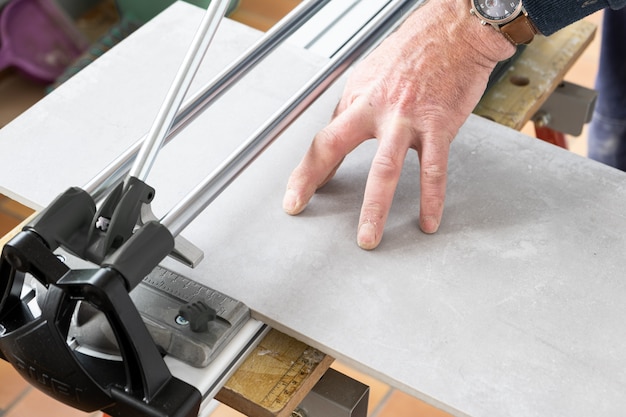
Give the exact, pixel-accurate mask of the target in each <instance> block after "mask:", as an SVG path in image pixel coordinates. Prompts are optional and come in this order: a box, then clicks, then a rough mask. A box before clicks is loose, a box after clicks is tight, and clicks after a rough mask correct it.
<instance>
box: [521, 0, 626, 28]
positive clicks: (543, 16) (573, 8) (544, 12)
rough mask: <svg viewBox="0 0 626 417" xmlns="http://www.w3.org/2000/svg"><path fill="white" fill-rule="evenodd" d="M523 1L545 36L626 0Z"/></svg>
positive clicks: (621, 4) (615, 6)
mask: <svg viewBox="0 0 626 417" xmlns="http://www.w3.org/2000/svg"><path fill="white" fill-rule="evenodd" d="M523 3H524V7H525V8H526V11H527V12H528V17H530V20H531V21H532V22H533V23H534V24H535V26H537V29H539V32H541V33H542V34H544V35H546V36H548V35H551V34H553V33H554V32H556V31H557V30H559V29H562V28H564V27H565V26H567V25H569V24H571V23H574V22H576V21H578V20H580V19H582V18H583V17H585V16H587V15H590V14H592V13H594V12H597V11H598V10H600V9H604V8H607V7H610V8H612V9H621V8H622V7H624V6H626V0H596V1H593V0H524V1H523Z"/></svg>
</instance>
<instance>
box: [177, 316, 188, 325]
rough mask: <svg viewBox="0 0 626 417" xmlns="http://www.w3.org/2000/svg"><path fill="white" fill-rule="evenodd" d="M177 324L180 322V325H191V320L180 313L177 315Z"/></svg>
mask: <svg viewBox="0 0 626 417" xmlns="http://www.w3.org/2000/svg"><path fill="white" fill-rule="evenodd" d="M176 324H178V325H179V326H189V320H187V319H186V318H184V317H183V316H181V315H178V316H176Z"/></svg>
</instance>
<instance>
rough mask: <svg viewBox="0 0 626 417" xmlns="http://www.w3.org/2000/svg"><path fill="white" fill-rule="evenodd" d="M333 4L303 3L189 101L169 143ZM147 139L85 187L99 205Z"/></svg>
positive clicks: (323, 0)
mask: <svg viewBox="0 0 626 417" xmlns="http://www.w3.org/2000/svg"><path fill="white" fill-rule="evenodd" d="M329 1H330V0H307V1H304V2H302V3H300V4H299V5H298V6H297V7H296V8H294V9H293V10H292V11H291V12H290V13H289V14H287V15H286V16H285V17H284V18H283V19H281V20H280V21H279V22H277V23H276V24H275V25H274V26H272V28H271V29H270V30H269V31H267V32H266V34H265V35H264V36H263V37H261V38H260V39H259V40H258V41H257V42H255V43H254V44H253V45H252V46H251V47H250V48H248V49H247V50H246V51H245V52H244V53H243V54H242V55H241V56H240V57H239V58H238V59H236V60H235V61H233V62H232V63H231V64H230V65H229V66H228V67H226V68H225V69H224V70H222V71H221V72H220V73H219V74H218V75H217V76H215V77H214V78H213V79H212V80H211V81H210V82H209V83H208V84H206V85H205V86H204V87H203V88H201V90H200V91H199V92H198V93H196V94H195V95H194V96H193V97H191V98H190V99H189V100H187V101H186V102H185V103H184V104H183V106H182V109H181V110H180V111H179V112H178V114H177V115H176V118H175V119H174V122H173V124H172V126H171V129H170V130H169V132H168V133H167V135H166V138H165V143H167V142H169V141H170V140H172V139H173V138H174V137H175V136H176V135H177V134H178V133H179V132H180V131H182V129H183V128H184V127H185V126H187V125H188V124H189V123H190V122H191V121H193V120H194V119H195V118H196V117H197V116H198V115H200V114H201V113H202V111H204V110H205V109H206V108H207V107H208V106H209V105H210V104H211V103H213V102H214V101H215V100H217V99H218V98H219V97H221V96H222V94H224V93H225V92H226V91H228V90H229V89H230V87H232V86H233V85H234V84H235V83H236V82H237V81H238V80H239V79H241V78H242V77H243V76H245V75H246V74H247V73H248V72H249V71H250V70H252V69H253V68H254V67H255V66H256V65H257V64H258V63H259V62H260V61H261V60H263V59H264V58H265V57H266V56H267V55H268V54H269V53H271V52H272V51H273V50H274V49H275V48H276V47H278V46H279V45H280V44H281V43H282V42H283V41H284V40H285V39H286V38H287V37H289V36H290V35H291V34H292V33H294V32H295V31H296V30H297V29H299V28H300V27H301V26H302V24H303V23H305V22H306V21H307V20H309V19H310V18H311V17H312V16H313V15H315V14H316V13H317V12H318V11H319V10H320V9H321V8H322V7H324V6H325V5H326V4H327V3H328V2H329ZM146 137H147V135H146V136H144V137H142V138H141V139H140V140H138V141H137V142H135V143H134V144H133V145H131V146H130V147H129V148H128V149H126V150H125V151H124V152H123V153H122V154H121V155H120V156H118V157H117V158H116V159H115V160H114V161H113V162H111V163H110V164H109V165H108V166H107V167H105V168H104V169H103V170H102V171H101V172H100V173H98V175H96V176H95V177H94V178H93V179H92V180H90V181H89V182H88V183H87V184H85V185H84V186H83V189H84V190H85V191H86V192H88V193H89V194H90V195H91V196H92V197H93V198H94V199H95V200H96V201H99V200H101V199H102V197H104V195H106V193H107V192H108V191H109V190H110V189H111V188H112V187H113V186H114V185H115V184H117V183H119V181H121V180H122V179H123V178H124V176H125V175H126V174H127V173H128V171H129V169H130V166H131V164H132V163H133V160H134V159H135V158H136V156H137V153H138V152H139V150H140V148H141V146H142V144H143V142H144V140H145V139H146Z"/></svg>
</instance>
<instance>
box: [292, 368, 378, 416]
mask: <svg viewBox="0 0 626 417" xmlns="http://www.w3.org/2000/svg"><path fill="white" fill-rule="evenodd" d="M369 391H370V388H369V387H368V386H367V385H365V384H363V383H361V382H359V381H357V380H355V379H353V378H350V377H349V376H347V375H344V374H342V373H341V372H338V371H336V370H334V369H332V368H330V369H329V370H328V371H326V373H325V374H324V376H322V378H321V379H320V380H319V381H318V382H317V384H315V386H314V387H313V389H312V390H311V391H310V392H309V393H308V394H307V396H306V397H304V400H302V402H301V403H300V405H298V407H297V408H296V410H294V412H293V413H292V417H296V416H297V417H367V404H368V401H369Z"/></svg>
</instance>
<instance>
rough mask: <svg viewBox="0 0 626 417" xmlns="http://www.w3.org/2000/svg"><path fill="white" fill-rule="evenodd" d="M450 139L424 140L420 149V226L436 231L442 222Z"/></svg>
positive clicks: (425, 229)
mask: <svg viewBox="0 0 626 417" xmlns="http://www.w3.org/2000/svg"><path fill="white" fill-rule="evenodd" d="M449 153H450V141H447V140H445V139H444V140H441V139H439V140H424V141H423V142H422V145H421V149H420V189H421V191H420V219H419V224H420V228H421V229H422V231H423V232H424V233H435V232H436V231H437V229H439V225H440V224H441V217H442V215H443V206H444V201H445V196H446V182H447V176H448V175H447V172H448V155H449Z"/></svg>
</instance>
